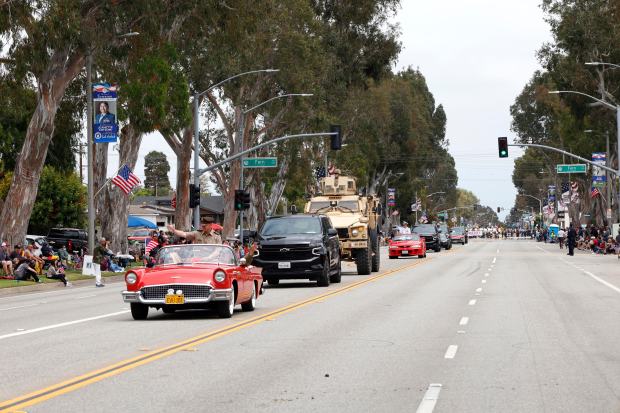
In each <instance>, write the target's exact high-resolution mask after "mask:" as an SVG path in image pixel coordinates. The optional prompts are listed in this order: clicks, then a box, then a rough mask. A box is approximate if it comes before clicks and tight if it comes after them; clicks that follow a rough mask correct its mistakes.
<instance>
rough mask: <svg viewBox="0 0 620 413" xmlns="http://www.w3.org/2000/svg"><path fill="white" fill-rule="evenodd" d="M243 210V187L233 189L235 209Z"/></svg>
mask: <svg viewBox="0 0 620 413" xmlns="http://www.w3.org/2000/svg"><path fill="white" fill-rule="evenodd" d="M242 210H243V189H237V190H235V211H242Z"/></svg>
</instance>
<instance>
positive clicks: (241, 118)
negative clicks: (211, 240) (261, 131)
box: [239, 110, 245, 250]
mask: <svg viewBox="0 0 620 413" xmlns="http://www.w3.org/2000/svg"><path fill="white" fill-rule="evenodd" d="M244 132H245V112H243V110H240V114H239V149H240V150H241V153H243V144H244V142H243V135H244ZM244 178H245V175H244V173H243V155H241V180H240V184H239V189H240V190H242V191H244V190H245V188H244V185H245V182H244V180H245V179H244ZM243 211H244V209H243V207H242V208H241V211H239V242H240V243H241V249H242V250H243V215H244V214H243Z"/></svg>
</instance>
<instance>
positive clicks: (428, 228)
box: [413, 224, 435, 234]
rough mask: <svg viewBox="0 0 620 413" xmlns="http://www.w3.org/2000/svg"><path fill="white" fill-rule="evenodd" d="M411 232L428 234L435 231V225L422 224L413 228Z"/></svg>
mask: <svg viewBox="0 0 620 413" xmlns="http://www.w3.org/2000/svg"><path fill="white" fill-rule="evenodd" d="M413 232H415V233H416V234H428V233H433V232H435V226H434V225H433V224H422V225H418V226H417V227H414V228H413Z"/></svg>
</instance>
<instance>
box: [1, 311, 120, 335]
mask: <svg viewBox="0 0 620 413" xmlns="http://www.w3.org/2000/svg"><path fill="white" fill-rule="evenodd" d="M128 312H129V311H127V310H124V311H117V312H115V313H110V314H103V315H98V316H96V317H88V318H82V319H79V320H73V321H67V322H65V323H59V324H52V325H49V326H45V327H39V328H33V329H32V330H25V331H19V332H17V333H10V334H5V335H3V336H0V340H4V339H6V338H11V337H16V336H23V335H24V334H31V333H38V332H39V331H45V330H51V329H54V328H60V327H66V326H70V325H73V324H80V323H85V322H87V321H94V320H100V319H102V318H108V317H114V316H117V315H121V314H125V313H128Z"/></svg>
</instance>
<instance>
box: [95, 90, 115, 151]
mask: <svg viewBox="0 0 620 413" xmlns="http://www.w3.org/2000/svg"><path fill="white" fill-rule="evenodd" d="M117 89H118V87H117V85H116V84H109V83H107V82H104V83H95V84H93V91H92V92H93V119H92V121H93V137H94V142H95V143H114V142H116V141H117V140H118V116H117V110H116V108H117V106H116V97H117V95H116V92H117Z"/></svg>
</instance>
